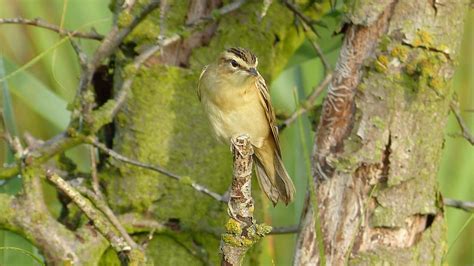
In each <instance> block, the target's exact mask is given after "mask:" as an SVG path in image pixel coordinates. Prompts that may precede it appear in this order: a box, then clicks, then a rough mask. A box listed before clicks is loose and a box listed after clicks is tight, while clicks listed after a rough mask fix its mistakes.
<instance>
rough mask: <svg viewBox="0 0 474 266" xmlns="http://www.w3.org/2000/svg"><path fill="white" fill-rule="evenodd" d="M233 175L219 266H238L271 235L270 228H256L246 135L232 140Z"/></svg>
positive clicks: (250, 156) (260, 226)
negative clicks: (249, 251) (247, 254)
mask: <svg viewBox="0 0 474 266" xmlns="http://www.w3.org/2000/svg"><path fill="white" fill-rule="evenodd" d="M231 142H232V144H231V145H232V153H233V158H234V171H233V177H232V186H231V190H230V200H229V203H228V209H227V212H228V214H229V220H228V221H227V224H226V232H225V233H224V234H222V239H221V251H222V261H221V262H222V263H221V265H241V263H242V260H243V258H244V256H245V253H246V252H247V250H248V249H249V248H250V247H252V246H253V245H254V244H255V243H256V242H257V241H258V240H260V239H261V238H262V237H264V236H265V235H266V234H268V233H269V232H270V231H271V229H272V228H271V227H270V226H267V225H264V224H257V223H256V221H255V219H254V217H253V211H254V201H253V198H252V191H251V184H252V180H251V179H252V165H253V159H252V155H253V153H254V152H253V148H252V145H251V143H250V138H249V136H248V135H242V136H239V137H236V138H233V139H232V141H231Z"/></svg>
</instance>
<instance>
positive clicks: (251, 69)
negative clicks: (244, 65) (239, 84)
mask: <svg viewBox="0 0 474 266" xmlns="http://www.w3.org/2000/svg"><path fill="white" fill-rule="evenodd" d="M249 73H250V75H252V76H255V77H256V76H258V72H257V69H255V68H254V67H251V68H249Z"/></svg>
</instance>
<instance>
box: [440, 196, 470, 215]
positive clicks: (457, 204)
mask: <svg viewBox="0 0 474 266" xmlns="http://www.w3.org/2000/svg"><path fill="white" fill-rule="evenodd" d="M443 202H444V205H446V206H448V207H452V208H456V209H461V210H464V211H466V212H474V201H460V200H455V199H448V198H445V199H444V200H443Z"/></svg>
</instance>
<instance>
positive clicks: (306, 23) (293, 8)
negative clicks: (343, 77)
mask: <svg viewBox="0 0 474 266" xmlns="http://www.w3.org/2000/svg"><path fill="white" fill-rule="evenodd" d="M283 3H284V4H285V6H286V7H288V9H289V10H291V11H292V12H293V13H294V14H295V15H296V16H297V17H299V18H300V19H301V21H302V22H303V23H302V24H303V28H304V29H305V31H308V28H309V30H310V31H311V32H313V33H314V34H315V35H316V36H318V37H319V33H318V32H317V31H316V28H315V27H314V26H313V23H312V22H311V19H310V18H308V17H306V16H305V15H304V14H303V13H302V12H301V11H300V10H299V9H298V7H296V6H295V5H294V4H292V3H290V2H289V1H288V0H284V1H283ZM307 37H308V40H309V41H310V43H311V45H312V46H313V48H314V50H315V51H316V53H317V54H318V56H319V58H321V62H323V65H324V69H325V71H329V69H331V65H330V64H329V61H328V60H327V59H326V57H325V56H324V53H323V50H322V49H321V47H319V44H318V43H316V42H315V41H314V40H313V39H312V38H310V37H309V36H307Z"/></svg>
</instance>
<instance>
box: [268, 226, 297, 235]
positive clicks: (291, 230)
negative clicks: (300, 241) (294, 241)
mask: <svg viewBox="0 0 474 266" xmlns="http://www.w3.org/2000/svg"><path fill="white" fill-rule="evenodd" d="M299 231H300V228H299V226H298V225H292V226H282V227H274V228H273V229H272V231H271V232H270V233H268V234H269V235H283V234H296V233H298V232H299Z"/></svg>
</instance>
